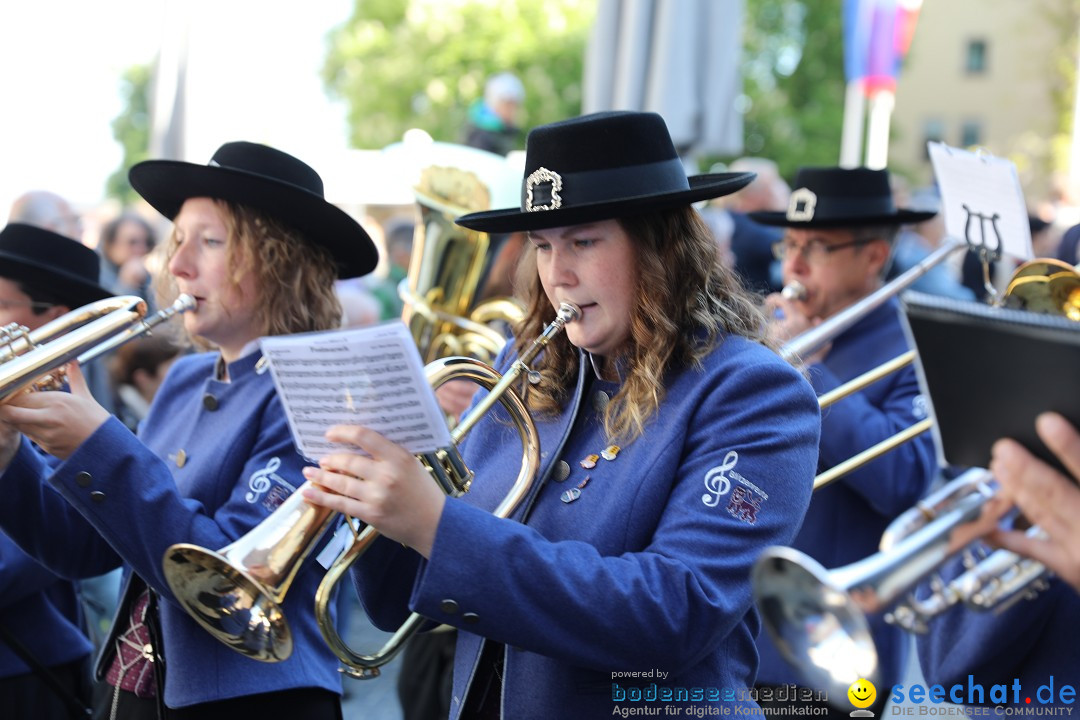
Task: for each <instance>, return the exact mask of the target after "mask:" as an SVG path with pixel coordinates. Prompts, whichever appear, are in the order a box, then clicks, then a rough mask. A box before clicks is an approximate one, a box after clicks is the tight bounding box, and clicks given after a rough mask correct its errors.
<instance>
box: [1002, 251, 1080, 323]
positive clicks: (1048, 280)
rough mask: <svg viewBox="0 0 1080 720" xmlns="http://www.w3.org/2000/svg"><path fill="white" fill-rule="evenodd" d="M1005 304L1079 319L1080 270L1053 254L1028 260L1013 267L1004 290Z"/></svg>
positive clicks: (1075, 319)
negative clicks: (1049, 256)
mask: <svg viewBox="0 0 1080 720" xmlns="http://www.w3.org/2000/svg"><path fill="white" fill-rule="evenodd" d="M1005 298H1006V301H1005V304H1006V305H1007V306H1009V307H1014V308H1018V309H1021V310H1028V311H1031V312H1038V313H1047V314H1050V315H1064V316H1065V317H1067V318H1068V319H1070V320H1074V321H1077V320H1080V273H1078V272H1077V271H1076V268H1074V267H1073V266H1072V265H1069V264H1068V263H1066V262H1062V261H1061V260H1057V259H1055V258H1037V259H1035V260H1029V261H1028V262H1026V263H1024V264H1023V265H1021V266H1020V267H1018V268H1017V269H1016V271H1015V272H1014V273H1013V275H1012V278H1011V279H1010V280H1009V285H1008V287H1007V288H1006V290H1005Z"/></svg>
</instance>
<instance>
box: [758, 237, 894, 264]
mask: <svg viewBox="0 0 1080 720" xmlns="http://www.w3.org/2000/svg"><path fill="white" fill-rule="evenodd" d="M874 240H877V238H876V237H864V238H856V239H855V240H851V241H849V242H842V243H836V244H835V245H829V244H827V243H824V242H822V241H821V240H818V239H816V238H814V239H812V240H809V241H807V242H805V243H803V244H801V245H800V244H798V243H793V242H791V241H790V240H787V239H785V240H781V241H780V242H778V243H773V246H772V252H773V257H775V258H776V259H777V260H783V259H784V258H785V257H787V256H788V255H790V254H791V253H799V254H800V255H802V257H803V259H804V260H806V262H810V263H816V262H820V261H822V260H824V259H825V256H826V255H830V254H832V253H834V252H836V251H837V250H843V249H844V248H849V247H858V246H860V245H866V244H867V243H871V242H873V241H874Z"/></svg>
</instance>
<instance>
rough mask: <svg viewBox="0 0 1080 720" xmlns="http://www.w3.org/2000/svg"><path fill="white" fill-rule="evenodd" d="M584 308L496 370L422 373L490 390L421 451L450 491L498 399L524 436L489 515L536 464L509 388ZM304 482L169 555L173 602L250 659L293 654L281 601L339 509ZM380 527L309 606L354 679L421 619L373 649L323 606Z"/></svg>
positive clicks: (448, 366) (448, 362)
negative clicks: (238, 529)
mask: <svg viewBox="0 0 1080 720" xmlns="http://www.w3.org/2000/svg"><path fill="white" fill-rule="evenodd" d="M580 314H581V310H580V309H579V308H578V307H577V306H575V305H572V304H570V303H563V304H562V306H560V308H559V311H558V315H557V316H556V318H555V320H554V321H552V322H551V323H550V324H549V325H548V326H547V327H546V328H544V330H543V332H542V333H541V334H540V336H539V337H537V338H536V339H535V340H534V341H533V342H532V344H531V345H530V346H529V347H528V348H527V349H526V350H525V351H524V352H523V353H522V354H521V356H520V357H519V358H518V359H517V360H516V361H515V362H514V364H513V365H512V366H511V367H510V369H509V370H507V372H506V373H505V374H503V375H502V376H500V375H499V374H498V373H497V372H496V371H495V370H494V369H493V368H491V367H490V366H488V365H485V364H484V363H482V362H480V361H478V360H473V359H470V358H444V359H442V360H439V361H436V362H434V363H430V364H428V366H427V375H428V379H429V381H430V382H431V383H432V384H433V385H434V386H436V387H437V386H438V385H441V384H442V383H444V382H448V381H450V380H455V379H465V380H472V381H473V382H476V383H478V384H480V385H483V386H485V387H487V388H488V389H489V393H488V394H487V396H486V397H485V398H484V399H483V400H481V401H480V402H479V403H478V404H477V406H476V407H475V408H474V410H473V411H472V412H471V413H469V414H468V415H467V416H465V417H463V418H462V419H461V420H460V422H459V423H458V424H457V426H455V428H454V429H453V431H451V433H450V437H451V440H452V441H453V443H452V444H451V445H450V446H449V447H447V448H443V449H440V450H438V451H437V452H434V453H427V454H424V455H421V456H419V457H420V461H421V462H422V463H423V464H424V465H425V466H426V467H427V470H428V472H429V473H430V474H431V476H432V478H433V479H434V480H435V482H436V483H437V484H438V485H439V487H440V488H442V490H443V491H444V492H446V493H447V494H448V495H451V496H455V497H456V496H459V495H462V494H463V493H465V492H466V491H467V490H468V489H469V486H470V484H471V483H472V477H473V475H472V472H471V471H470V470H469V469H468V468H467V467H466V466H465V463H464V461H463V460H462V458H461V455H460V453H459V452H458V450H457V444H458V443H459V442H460V441H461V440H462V439H464V437H465V436H466V435H467V434H468V433H469V431H470V430H471V429H472V428H473V426H474V425H475V424H476V423H477V422H478V421H479V419H480V418H481V417H482V416H483V415H484V414H485V413H487V412H488V411H489V410H490V409H491V408H492V407H493V406H494V405H495V403H496V402H501V403H502V404H503V406H504V407H505V408H506V409H507V411H508V412H509V413H510V415H511V417H512V419H513V421H514V423H515V425H516V427H517V429H518V434H519V435H520V437H521V443H522V463H521V470H520V472H519V473H518V476H517V479H516V480H515V481H514V484H513V486H512V487H511V488H510V491H509V492H508V494H507V495H506V497H505V498H504V499H503V501H502V502H501V503H500V504H499V507H498V508H496V510H495V514H496V515H498V516H499V517H508V516H509V515H510V514H511V513H513V511H514V509H515V508H516V507H517V505H518V503H519V502H520V501H521V500H522V499H523V498H524V497H525V495H526V494H527V492H528V490H529V488H530V487H531V486H532V483H533V481H534V480H535V477H536V472H537V470H538V469H539V467H540V447H539V441H538V439H537V432H536V425H535V423H534V422H533V420H532V418H531V417H530V416H529V414H528V411H527V409H526V406H525V401H524V400H523V399H522V398H521V397H520V396H519V395H518V394H517V393H515V392H514V390H513V389H512V387H511V386H512V385H513V384H514V383H515V382H517V381H518V380H519V379H520V378H521V377H522V375H525V374H527V373H529V363H530V362H532V360H533V359H534V358H535V357H536V356H537V354H539V353H540V351H541V350H542V349H543V348H544V347H545V346H546V345H547V343H548V342H549V341H550V340H551V338H552V337H554V336H555V335H556V334H558V333H559V332H561V331H562V329H563V328H564V327H565V325H566V324H567V323H568V322H571V321H573V320H575V319H576V318H578V317H579V316H580ZM308 485H309V483H307V482H305V483H304V485H302V486H301V487H300V488H299V489H298V490H297V491H296V492H294V493H293V494H292V495H290V496H289V497H288V498H287V499H286V500H285V502H283V503H282V504H281V506H280V507H278V509H277V510H275V511H274V512H273V513H272V514H271V515H270V516H269V517H268V518H266V519H265V520H264V521H263V522H261V523H260V524H259V525H257V526H256V527H255V528H253V529H252V530H251V531H250V532H248V533H247V534H246V535H244V536H243V537H241V538H240V539H238V540H236V541H235V542H233V543H231V544H229V545H227V546H226V547H224V548H221V549H220V550H217V551H213V550H209V549H206V548H202V547H199V546H197V545H191V544H187V543H180V544H177V545H173V546H172V547H170V548H169V549H168V550H167V551H166V553H165V558H164V561H163V563H164V573H165V578H166V580H167V581H168V583H169V587H170V588H171V589H172V592H173V595H174V596H175V597H176V599H177V601H178V602H179V603H180V604H181V605H182V606H183V607H184V609H185V610H187V612H188V613H189V614H190V615H191V616H192V617H193V618H194V619H195V620H196V621H197V622H198V623H199V624H200V625H201V626H202V627H203V628H204V629H206V631H207V632H209V633H210V634H211V635H213V636H214V637H215V638H217V639H218V640H220V641H221V642H223V643H224V644H226V645H228V646H229V647H231V648H232V649H234V650H236V651H237V652H239V653H242V654H244V655H247V656H248V657H251V658H253V659H255V660H261V661H264V662H280V661H282V660H285V659H286V658H288V657H289V655H290V653H291V652H292V634H291V632H290V630H289V625H288V622H287V621H286V618H285V615H284V613H283V612H282V610H281V607H280V603H281V602H282V600H283V599H284V598H285V595H286V593H287V592H288V590H289V586H290V585H291V584H292V581H293V579H294V578H295V577H296V573H297V572H298V571H299V569H300V567H301V565H302V564H303V562H304V559H305V558H306V557H307V556H308V555H309V554H310V553H311V551H312V550H313V549H314V547H315V545H316V544H317V543H318V540H319V538H320V537H321V536H322V535H323V532H324V531H325V530H326V528H327V527H328V526H329V525H330V523H331V522H332V521H333V520H334V518H335V516H337V514H338V513H336V512H334V511H332V510H328V509H326V508H321V507H315V506H314V505H311V504H309V503H308V502H306V501H305V500H304V498H303V493H302V492H301V491H302V490H303V488H304V487H307V486H308ZM378 535H379V533H378V531H377V530H376V529H375V528H373V527H371V526H367V527H365V528H364V529H363V531H361V532H360V533H359V534H357V535H356V536H355V538H354V540H353V543H352V545H351V546H350V547H349V548H347V549H346V550H345V551H343V552H342V553H341V555H339V556H338V558H337V559H336V560H335V561H334V563H333V564H332V565H331V567H330V569H329V571H328V572H327V574H326V576H325V577H324V578H323V581H322V583H321V584H320V586H319V589H318V591H317V593H316V606H315V614H316V617H317V619H318V622H319V627H320V630H321V631H322V634H323V638H324V639H325V640H326V642H327V644H328V645H329V646H330V647H331V649H332V650H333V651H334V653H335V654H336V655H337V656H338V657H339V658H340V659H341V661H342V662H343V663H344V664H345V665H346V668H347V669H343V672H345V673H347V674H349V675H351V676H352V677H356V678H368V677H375V676H377V675H378V674H379V667H381V666H382V665H384V664H385V663H387V662H389V661H390V660H391V659H392V658H393V656H394V655H395V654H396V653H397V652H398V650H400V649H401V646H402V644H403V642H404V640H405V639H407V638H408V637H409V636H410V635H411V634H412V633H413V632H414V631H415V630H416V629H417V628H419V626H420V624H421V623H422V622H423V618H421V617H420V616H419V615H416V614H413V615H412V616H411V617H410V618H409V620H408V621H406V623H405V624H404V625H403V626H402V627H401V628H400V629H399V630H398V631H397V632H396V633H395V634H394V636H393V637H392V638H391V640H390V641H389V642H388V643H387V644H386V645H385V646H384V647H383V649H381V650H380V651H379V652H378V653H376V654H375V655H359V654H357V653H354V652H353V651H352V650H350V649H349V648H348V646H347V645H346V644H345V642H344V641H343V640H342V639H341V637H340V636H339V635H338V632H337V628H336V626H335V625H334V623H333V621H332V619H331V617H330V610H329V605H330V601H331V598H332V596H333V588H334V585H335V584H336V583H337V582H338V580H340V579H341V578H342V577H343V576H344V575H345V573H346V571H347V570H348V569H349V567H350V566H351V565H352V563H353V562H354V561H355V560H356V559H357V558H358V557H359V556H360V555H361V554H362V553H363V552H364V551H365V550H366V549H367V548H368V547H369V546H370V545H371V543H372V542H373V541H374V540H375V538H377V537H378Z"/></svg>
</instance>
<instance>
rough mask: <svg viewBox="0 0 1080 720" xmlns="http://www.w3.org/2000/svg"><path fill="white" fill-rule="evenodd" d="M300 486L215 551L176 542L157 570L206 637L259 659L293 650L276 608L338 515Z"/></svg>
mask: <svg viewBox="0 0 1080 720" xmlns="http://www.w3.org/2000/svg"><path fill="white" fill-rule="evenodd" d="M308 486H310V481H307V482H305V483H304V484H303V485H301V486H300V488H298V489H297V490H296V491H294V492H293V494H292V495H290V496H289V497H287V498H286V499H285V501H284V502H283V503H281V505H279V506H278V508H277V509H276V510H274V512H272V513H271V514H270V516H269V517H268V518H266V520H264V521H263V522H262V523H260V524H259V525H257V526H256V527H254V528H253V529H252V530H250V531H248V533H247V534H246V535H244V536H243V537H241V538H239V539H238V540H236V541H234V542H232V543H230V544H229V545H226V546H225V547H223V548H221V549H220V550H216V551H215V550H211V549H210V548H205V547H200V546H198V545H191V544H188V543H177V544H176V545H173V546H171V547H170V548H169V549H168V550H166V551H165V558H164V560H163V562H162V568H163V570H164V573H165V580H166V581H167V582H168V583H169V588H170V589H171V590H172V593H173V596H174V597H175V598H176V600H177V602H178V603H179V604H180V606H181V607H183V608H184V609H185V610H186V611H187V612H188V614H189V615H190V616H191V617H192V618H194V620H195V621H196V622H197V623H199V625H201V626H202V627H203V628H204V629H205V630H206V631H207V632H208V633H210V634H211V635H213V636H214V637H215V638H217V639H218V640H220V641H221V642H222V643H224V644H225V645H228V646H229V647H231V648H232V649H233V650H235V651H237V652H238V653H241V654H243V655H247V656H248V657H250V658H252V659H254V660H260V661H262V662H270V663H273V662H281V661H282V660H285V659H286V658H288V657H289V655H290V654H291V653H292V650H293V640H292V632H291V631H290V630H289V623H288V620H286V618H285V613H284V612H283V611H282V608H281V603H282V601H283V600H284V599H285V594H286V592H287V591H288V589H289V586H290V585H291V584H292V582H293V579H294V578H295V577H296V574H297V572H298V571H299V570H300V568H301V566H302V565H303V563H304V560H305V559H306V558H307V557H308V555H310V553H311V552H312V550H313V549H314V547H315V545H316V543H317V541H318V540H319V538H320V537H322V535H323V532H324V531H325V530H326V528H327V527H328V526H329V525H330V522H331V521H332V520H333V519H334V517H335V516H336V515H337V513H335V512H334V511H332V510H328V509H326V508H322V507H316V506H314V505H311V504H309V503H308V502H306V501H305V500H304V494H303V489H304V488H305V487H308Z"/></svg>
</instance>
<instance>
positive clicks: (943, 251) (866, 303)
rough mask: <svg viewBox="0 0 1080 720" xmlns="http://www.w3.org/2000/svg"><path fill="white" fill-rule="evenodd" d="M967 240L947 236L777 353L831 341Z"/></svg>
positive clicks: (787, 355)
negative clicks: (908, 264) (884, 282)
mask: <svg viewBox="0 0 1080 720" xmlns="http://www.w3.org/2000/svg"><path fill="white" fill-rule="evenodd" d="M966 247H967V244H966V243H964V242H962V241H960V240H957V239H955V238H946V239H945V241H944V242H943V243H942V244H941V246H940V247H938V248H937V249H936V250H934V252H932V253H930V254H929V255H927V256H926V257H925V258H923V259H922V261H920V262H919V264H918V265H915V266H914V267H912V268H910V269H908V270H907V271H905V272H904V273H902V274H900V275H898V276H897V277H895V278H893V279H892V280H891V281H889V282H888V283H886V284H885V285H882V286H881V287H880V288H878V289H877V290H875V291H874V292H872V293H870V294H869V295H867V296H866V297H864V298H863V299H861V300H859V302H857V303H855V304H853V305H850V306H848V307H846V308H844V309H843V310H841V311H840V312H838V313H837V314H836V315H833V316H832V317H831V318H829V319H828V320H826V321H825V322H823V323H821V324H820V325H818V326H817V327H815V328H811V329H810V330H807V331H806V332H804V333H802V334H801V335H799V336H797V337H795V338H793V339H791V340H789V341H788V342H786V343H784V345H783V346H782V347H781V348H780V355H781V357H783V358H784V359H785V360H788V361H794V360H797V359H798V358H800V357H803V356H805V355H808V354H810V353H812V352H813V351H814V350H817V349H818V348H820V347H821V346H822V345H824V344H826V343H828V342H832V341H833V339H835V338H836V336H837V335H839V334H840V333H842V332H844V331H845V330H847V329H848V328H849V327H851V326H852V325H854V324H855V323H857V322H858V321H859V320H862V319H863V318H864V317H866V316H867V315H868V314H869V313H870V312H872V311H873V310H876V309H877V308H878V307H879V306H881V305H883V304H884V303H885V302H887V301H888V300H889V299H890V298H892V297H893V296H895V295H897V294H899V293H900V292H901V291H902V290H906V289H907V288H908V287H909V286H910V285H911V284H912V283H914V282H915V281H916V280H918V279H919V278H920V277H922V276H923V275H925V274H926V273H927V272H928V271H929V270H930V269H931V268H933V267H934V266H936V265H938V264H940V263H942V262H943V261H944V260H945V259H946V258H948V257H949V255H951V254H953V253H954V252H956V251H957V250H960V249H961V248H966Z"/></svg>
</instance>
